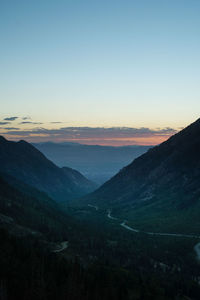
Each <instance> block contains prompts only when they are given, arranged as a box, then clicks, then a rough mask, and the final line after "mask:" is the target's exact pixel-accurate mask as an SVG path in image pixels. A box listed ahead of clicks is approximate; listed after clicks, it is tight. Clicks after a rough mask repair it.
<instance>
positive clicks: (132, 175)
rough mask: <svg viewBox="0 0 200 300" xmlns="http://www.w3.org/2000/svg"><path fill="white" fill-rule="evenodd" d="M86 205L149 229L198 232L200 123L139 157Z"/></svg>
mask: <svg viewBox="0 0 200 300" xmlns="http://www.w3.org/2000/svg"><path fill="white" fill-rule="evenodd" d="M85 201H86V203H90V204H93V205H94V204H95V205H99V206H100V207H105V208H109V209H112V211H113V214H114V213H116V214H117V215H121V216H123V217H124V218H128V220H130V222H132V224H133V225H136V226H140V228H143V229H145V230H146V229H147V228H149V226H150V227H151V228H153V229H155V230H159V227H160V228H165V229H166V228H168V229H169V230H171V231H174V230H181V227H182V229H184V231H188V232H189V231H190V230H191V229H192V230H194V231H196V232H199V228H200V219H199V212H200V119H198V120H197V121H196V122H194V123H193V124H191V125H190V126H188V127H187V128H185V129H183V130H182V131H180V132H179V133H177V134H175V135H174V136H172V137H171V138H169V139H168V140H167V141H165V142H164V143H162V144H160V145H159V146H156V147H154V148H152V149H149V150H148V151H147V153H145V154H143V155H141V156H140V157H138V158H136V159H135V160H134V161H133V162H132V163H131V164H130V165H128V166H127V167H125V168H123V169H122V170H121V171H120V172H119V173H118V174H117V175H115V176H114V177H113V178H112V179H111V180H109V181H108V182H106V183H105V184H104V185H102V186H101V187H100V188H99V189H97V190H96V191H95V192H93V193H92V194H90V195H89V196H86V199H85Z"/></svg>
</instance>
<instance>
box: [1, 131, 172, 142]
mask: <svg viewBox="0 0 200 300" xmlns="http://www.w3.org/2000/svg"><path fill="white" fill-rule="evenodd" d="M176 132H177V131H176V130H175V129H173V128H169V127H166V128H161V129H160V128H159V129H155V130H154V129H150V128H146V127H141V128H131V127H110V128H104V127H61V128H59V129H46V128H42V127H38V128H32V129H30V130H19V131H16V130H9V132H7V133H8V134H9V136H13V137H15V138H17V136H19V137H20V138H21V137H24V138H25V139H27V140H29V141H47V140H51V141H55V142H61V141H73V142H78V143H82V144H101V145H109V144H110V145H125V144H129V145H130V144H132V145H133V144H138V145H139V144H143V145H144V144H146V145H148V144H151V145H152V144H158V143H160V142H162V141H164V140H166V139H167V138H168V137H170V136H171V135H173V134H175V133H176ZM4 134H6V132H4Z"/></svg>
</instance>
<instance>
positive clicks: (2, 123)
mask: <svg viewBox="0 0 200 300" xmlns="http://www.w3.org/2000/svg"><path fill="white" fill-rule="evenodd" d="M7 124H10V122H0V125H7Z"/></svg>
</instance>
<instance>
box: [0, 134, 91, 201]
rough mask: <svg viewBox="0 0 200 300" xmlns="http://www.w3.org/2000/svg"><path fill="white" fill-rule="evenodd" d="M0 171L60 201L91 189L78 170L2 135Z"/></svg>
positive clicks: (21, 142)
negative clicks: (57, 162) (58, 162)
mask: <svg viewBox="0 0 200 300" xmlns="http://www.w3.org/2000/svg"><path fill="white" fill-rule="evenodd" d="M0 171H2V172H5V173H7V174H9V175H11V176H13V177H16V178H18V179H19V180H21V181H23V182H25V183H26V184H28V185H31V186H33V187H35V188H37V189H39V190H41V191H44V192H46V193H48V195H49V196H50V197H52V198H54V199H56V200H60V201H65V200H68V199H72V198H75V197H78V196H81V195H84V194H86V193H88V192H91V191H92V190H94V188H95V184H93V183H92V182H91V181H89V180H87V179H86V178H85V177H84V176H83V175H81V174H80V173H79V172H77V171H75V170H73V169H70V168H67V167H65V168H59V167H57V166H56V165H55V164H54V163H52V162H51V161H50V160H48V159H47V158H46V157H45V156H44V155H43V154H42V153H41V152H40V151H39V150H37V149H36V148H34V147H33V146H32V145H31V144H29V143H27V142H25V141H19V142H11V141H7V140H6V139H5V138H3V137H0Z"/></svg>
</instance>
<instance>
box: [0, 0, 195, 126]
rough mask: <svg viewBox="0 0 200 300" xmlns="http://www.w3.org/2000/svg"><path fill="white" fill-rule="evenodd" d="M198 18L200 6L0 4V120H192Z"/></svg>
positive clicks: (178, 0) (180, 2)
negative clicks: (23, 118)
mask: <svg viewBox="0 0 200 300" xmlns="http://www.w3.org/2000/svg"><path fill="white" fill-rule="evenodd" d="M199 15H200V1H198V0H190V1H189V0H188V1H185V0H173V1H172V0H168V1H162V0H159V1H154V0H151V1H150V0H148V1H147V0H144V1H134V0H132V1H126V0H124V1H116V0H115V1H112V0H110V1H109V0H107V1H104V0H103V1H94V0H93V1H87V0H86V1H75V0H74V1H60V0H58V1H51V0H48V1H47V0H40V1H38V0H36V1H29V0H26V1H20V0H18V1H0V37H1V47H0V69H1V71H0V82H1V89H0V104H1V113H0V117H1V121H2V120H3V119H4V118H6V117H10V116H15V115H16V116H19V117H24V116H30V117H31V118H32V120H34V122H35V123H41V122H42V123H43V127H44V128H47V129H54V128H52V123H51V122H53V121H54V122H63V123H64V126H69V127H70V126H74V127H76V126H78V127H79V126H91V127H114V126H118V127H120V126H128V127H134V128H140V127H145V128H146V127H148V128H157V127H160V128H163V127H172V128H179V127H182V126H185V125H187V124H189V123H190V122H192V121H194V120H195V119H197V118H198V117H199V109H200V89H199V82H200V59H199V53H200V18H199ZM18 125H19V124H18ZM33 125H35V126H37V125H38V124H33ZM15 126H16V125H15ZM20 126H21V125H20ZM20 126H18V127H20ZM23 126H25V124H23ZM54 127H55V128H56V129H58V128H59V124H57V125H56V124H55V123H54ZM20 128H21V127H20ZM24 128H25V129H27V130H30V129H31V128H30V124H27V125H26V127H23V128H22V130H24ZM33 128H35V127H33ZM2 132H5V130H4V131H2Z"/></svg>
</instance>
